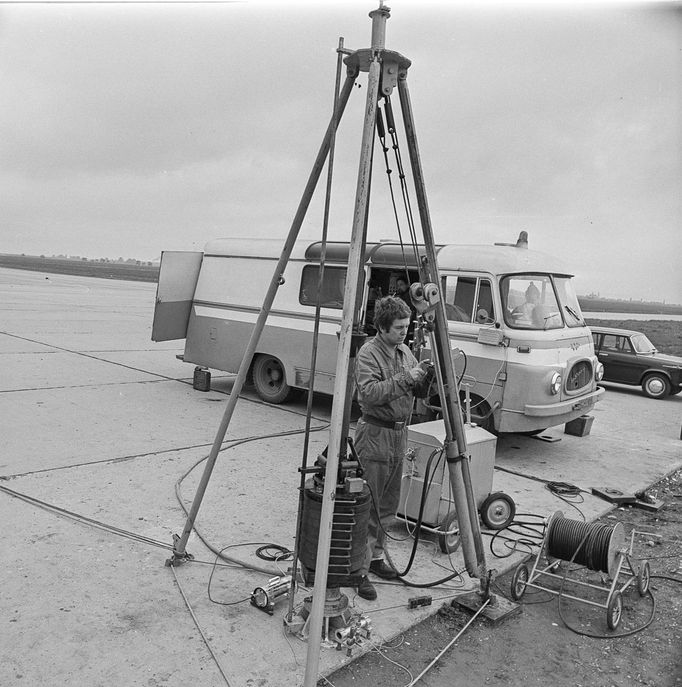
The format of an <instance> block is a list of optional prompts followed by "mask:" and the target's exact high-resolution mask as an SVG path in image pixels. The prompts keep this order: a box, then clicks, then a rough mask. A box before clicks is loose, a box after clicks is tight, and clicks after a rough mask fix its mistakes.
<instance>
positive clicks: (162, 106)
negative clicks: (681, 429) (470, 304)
mask: <svg viewBox="0 0 682 687" xmlns="http://www.w3.org/2000/svg"><path fill="white" fill-rule="evenodd" d="M378 5H379V0H344V1H343V2H341V1H334V0H318V1H317V2H304V1H299V2H296V1H292V2H284V1H283V2H273V1H271V2H262V1H261V2H258V1H256V2H249V1H246V2H224V3H216V2H204V3H199V2H194V3H191V2H185V3H179V2H165V3H163V2H159V3H153V2H143V3H139V2H137V3H135V2H118V3H112V2H102V3H97V2H91V3H87V2H85V3H84V2H72V3H68V2H66V3H65V2H54V3H50V2H25V3H22V2H3V1H1V0H0V253H26V254H32V255H40V254H45V255H52V254H66V255H79V256H85V257H91V258H99V257H110V258H118V257H124V258H137V259H142V260H155V259H158V258H159V256H160V254H161V252H162V251H164V250H195V251H201V250H203V248H204V245H205V244H206V243H207V242H208V241H210V240H212V239H215V238H219V237H227V236H241V237H244V236H246V237H251V236H253V237H270V238H281V239H282V241H283V242H284V239H285V238H286V236H287V234H288V232H289V229H290V227H291V223H292V220H293V218H294V214H295V212H296V208H297V206H298V204H299V201H300V199H301V196H302V193H303V189H304V187H305V184H306V181H307V179H308V175H309V174H310V171H311V169H312V166H313V162H314V160H315V156H316V154H317V151H318V149H319V147H320V144H321V142H322V139H323V136H324V132H325V130H326V128H327V125H328V123H329V119H330V116H331V110H332V104H333V98H334V84H335V73H336V49H337V47H338V42H339V38H340V37H343V39H344V46H345V47H346V48H348V49H351V50H356V49H360V48H367V47H369V45H370V42H371V40H370V39H371V20H370V18H369V16H368V14H369V12H370V11H372V10H373V9H375V8H376V7H378ZM386 5H387V6H388V7H390V9H391V14H390V18H389V19H388V21H387V24H386V47H387V48H388V49H390V50H394V51H396V52H399V53H400V54H401V55H403V56H405V57H406V58H408V59H409V60H410V61H411V63H412V64H411V66H410V68H409V71H408V77H407V83H408V88H409V92H410V99H411V103H412V110H413V116H414V122H415V127H416V132H417V138H418V144H419V153H420V157H421V164H422V168H423V172H424V180H425V187H426V193H427V197H428V204H429V209H430V214H431V221H432V225H433V231H434V236H435V239H436V241H437V242H439V243H459V244H479V243H480V244H492V243H495V242H514V241H515V240H516V238H517V237H518V235H519V232H520V231H527V232H528V235H529V246H530V248H534V249H536V250H540V251H543V252H545V253H552V254H556V255H560V256H562V257H563V258H564V259H565V261H566V262H568V264H569V266H570V268H571V269H572V271H573V272H574V273H575V275H576V279H575V283H576V290H577V292H578V293H579V294H583V295H585V294H588V293H599V294H600V295H601V296H604V297H616V298H633V299H644V300H665V301H666V302H673V303H682V269H681V268H682V264H681V259H682V231H681V229H682V222H681V220H682V201H681V197H680V189H681V188H682V141H681V140H680V139H681V136H682V134H681V132H682V5H681V4H680V3H676V2H664V3H653V2H640V3H633V2H627V3H625V2H605V3H600V4H597V3H593V2H580V1H579V0H574V1H573V2H570V3H567V4H561V3H555V2H531V3H524V4H521V3H516V2H513V1H510V2H504V3H492V2H484V1H479V2H475V3H474V2H458V1H457V0H451V1H448V2H445V1H444V0H443V1H441V2H429V1H428V0H393V1H392V2H386ZM358 84H359V86H358V87H356V88H354V89H353V93H352V95H351V98H350V102H349V105H348V107H347V110H346V112H345V114H344V116H343V119H342V121H341V123H340V126H339V131H338V135H337V140H336V148H335V162H334V176H333V185H332V194H331V205H330V222H329V236H330V238H332V239H336V240H349V239H350V235H351V229H352V216H353V208H354V199H355V189H356V185H357V174H358V161H359V153H360V144H361V136H362V129H363V113H364V110H365V106H366V103H365V97H366V91H367V89H366V86H367V74H366V73H363V74H361V75H360V77H359V78H358ZM393 103H394V108H395V110H396V112H399V110H400V107H399V104H398V103H399V99H398V94H397V92H395V93H394V94H393ZM398 130H399V131H398V134H399V136H403V127H402V124H401V123H399V124H398ZM399 140H400V141H401V148H400V151H401V156H402V157H403V164H404V165H405V167H407V168H409V164H408V152H407V145H406V143H405V141H404V137H403V138H401V139H399ZM391 163H392V165H391V166H392V168H395V163H394V161H393V160H391ZM325 174H326V173H325ZM396 176H397V175H396V174H395V172H394V173H393V174H392V180H393V182H394V188H396V189H397V186H395V185H396V184H397V183H398V182H397V179H396ZM386 179H387V175H386V173H385V165H384V160H383V155H382V153H381V149H380V148H379V147H377V148H376V149H375V159H374V172H373V179H372V193H371V198H370V213H369V239H370V240H380V239H397V238H398V231H400V232H402V236H403V238H404V239H407V227H406V221H405V220H404V218H400V216H399V218H400V219H399V222H396V220H395V218H394V215H393V210H392V209H391V205H390V195H389V190H388V184H387V181H386ZM325 185H326V178H325V175H323V176H322V179H321V182H320V184H319V187H318V189H317V191H316V194H315V196H314V198H313V202H312V203H311V206H310V209H309V211H308V213H307V215H306V219H305V222H304V224H303V227H302V229H301V233H300V236H301V238H309V239H311V240H316V239H319V238H320V236H321V231H322V224H323V208H324V202H323V201H324V194H325ZM397 192H398V194H399V190H398V191H397ZM410 193H411V204H412V206H413V208H414V210H415V212H416V207H417V204H416V198H415V196H414V193H413V191H412V190H411V191H410ZM417 226H418V229H417V231H418V234H419V233H420V230H419V225H417Z"/></svg>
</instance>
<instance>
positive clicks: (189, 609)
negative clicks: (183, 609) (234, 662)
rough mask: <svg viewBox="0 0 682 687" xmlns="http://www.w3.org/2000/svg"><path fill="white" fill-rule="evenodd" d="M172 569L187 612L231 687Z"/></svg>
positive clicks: (173, 567) (229, 684) (229, 685)
mask: <svg viewBox="0 0 682 687" xmlns="http://www.w3.org/2000/svg"><path fill="white" fill-rule="evenodd" d="M170 569H171V570H172V572H173V577H174V578H175V584H176V585H177V587H178V590H179V591H180V596H182V600H183V601H184V602H185V606H187V610H188V611H189V614H190V615H191V616H192V620H193V621H194V625H195V626H196V628H197V630H199V634H200V635H201V638H202V639H203V640H204V644H205V645H206V648H207V649H208V651H209V653H210V654H211V657H212V658H213V660H214V662H215V664H216V667H217V668H218V671H219V672H220V674H221V675H222V677H223V680H225V684H226V685H227V687H231V683H230V681H229V680H228V678H227V675H226V674H225V671H224V670H223V668H222V666H221V665H220V661H219V660H218V657H217V656H216V654H215V652H214V651H213V649H212V648H211V645H210V643H209V641H208V638H207V637H206V635H205V634H204V631H203V630H202V629H201V625H200V624H199V620H198V619H197V617H196V615H195V613H194V609H193V608H192V606H191V604H190V602H189V599H188V598H187V595H186V594H185V591H184V590H183V588H182V585H181V584H180V580H179V579H178V575H177V573H176V572H175V566H173V565H171V566H170Z"/></svg>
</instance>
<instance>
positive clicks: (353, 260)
mask: <svg viewBox="0 0 682 687" xmlns="http://www.w3.org/2000/svg"><path fill="white" fill-rule="evenodd" d="M389 13H390V10H388V8H383V7H379V9H377V10H374V11H373V12H370V15H369V16H370V17H371V18H372V49H373V51H374V57H373V59H372V61H371V62H370V65H369V77H368V82H367V98H366V109H365V121H364V127H363V132H362V144H361V148H360V163H359V169H358V181H357V187H356V193H355V211H354V213H353V229H352V234H351V242H350V250H349V255H348V271H347V273H346V286H345V291H344V299H343V314H342V318H341V331H340V333H339V349H338V357H337V362H336V373H335V375H336V376H335V379H336V382H335V384H334V398H333V401H332V415H331V427H330V431H329V448H328V451H327V465H326V479H325V482H324V490H323V493H322V506H321V509H320V530H319V535H318V544H317V558H316V560H315V586H314V588H313V602H312V608H311V611H310V617H309V620H310V635H311V637H312V641H309V642H308V653H307V658H306V669H305V679H304V683H303V684H304V687H315V685H316V684H317V681H318V666H319V662H320V641H319V637H320V634H321V632H322V620H323V613H324V603H325V595H326V588H327V573H328V569H329V546H330V540H331V530H332V517H333V512H334V499H335V496H336V474H337V471H338V465H339V454H340V453H341V452H342V451H345V446H342V441H343V437H342V434H343V420H344V414H345V412H346V409H345V400H346V389H347V384H348V365H349V361H350V356H351V347H352V343H353V342H352V335H353V320H354V316H355V309H356V301H357V289H358V275H359V271H360V269H362V265H361V260H362V255H363V253H364V245H363V243H364V241H363V239H364V235H365V226H366V221H367V207H368V202H369V186H370V178H371V167H372V146H373V144H374V130H375V127H376V113H377V107H378V94H379V81H380V78H381V64H380V61H379V59H380V58H379V55H378V52H379V49H380V48H382V47H383V45H384V37H385V25H386V19H387V18H388V16H389Z"/></svg>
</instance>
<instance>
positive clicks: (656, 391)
mask: <svg viewBox="0 0 682 687" xmlns="http://www.w3.org/2000/svg"><path fill="white" fill-rule="evenodd" d="M642 391H643V392H644V393H645V394H646V395H647V396H648V397H649V398H665V397H666V396H668V395H669V394H670V382H669V381H668V379H667V377H665V376H664V375H661V374H658V373H656V372H653V373H651V374H648V375H647V376H646V377H644V380H643V381H642Z"/></svg>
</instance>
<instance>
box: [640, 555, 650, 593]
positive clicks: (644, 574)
mask: <svg viewBox="0 0 682 687" xmlns="http://www.w3.org/2000/svg"><path fill="white" fill-rule="evenodd" d="M650 580H651V569H650V568H649V561H644V562H643V563H642V565H640V566H639V569H638V570H637V591H638V592H639V595H640V596H646V593H647V592H648V591H649V581H650Z"/></svg>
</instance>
